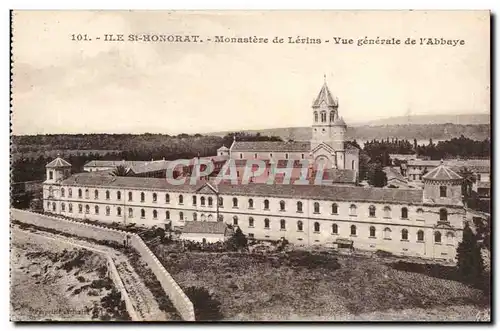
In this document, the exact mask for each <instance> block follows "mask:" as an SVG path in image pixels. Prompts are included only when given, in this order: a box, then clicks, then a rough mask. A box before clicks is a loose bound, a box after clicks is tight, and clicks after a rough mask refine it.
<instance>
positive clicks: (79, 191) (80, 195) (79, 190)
mask: <svg viewBox="0 0 500 331" xmlns="http://www.w3.org/2000/svg"><path fill="white" fill-rule="evenodd" d="M78 197H79V198H81V197H82V189H81V188H79V189H78Z"/></svg>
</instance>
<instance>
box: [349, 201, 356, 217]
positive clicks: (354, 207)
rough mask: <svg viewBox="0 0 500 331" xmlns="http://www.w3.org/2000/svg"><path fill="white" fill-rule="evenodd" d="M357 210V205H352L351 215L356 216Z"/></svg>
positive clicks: (350, 208)
mask: <svg viewBox="0 0 500 331" xmlns="http://www.w3.org/2000/svg"><path fill="white" fill-rule="evenodd" d="M356 212H357V208H356V205H354V204H352V205H351V206H350V207H349V215H352V216H356Z"/></svg>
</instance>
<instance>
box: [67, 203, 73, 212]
mask: <svg viewBox="0 0 500 331" xmlns="http://www.w3.org/2000/svg"><path fill="white" fill-rule="evenodd" d="M68 212H70V213H72V212H73V205H72V204H71V203H68Z"/></svg>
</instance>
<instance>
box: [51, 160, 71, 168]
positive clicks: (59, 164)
mask: <svg viewBox="0 0 500 331" xmlns="http://www.w3.org/2000/svg"><path fill="white" fill-rule="evenodd" d="M45 167H46V168H66V167H71V164H70V163H69V162H67V161H65V160H63V159H61V158H60V157H58V158H56V159H54V160H52V161H51V162H49V163H48V164H47V165H46V166H45Z"/></svg>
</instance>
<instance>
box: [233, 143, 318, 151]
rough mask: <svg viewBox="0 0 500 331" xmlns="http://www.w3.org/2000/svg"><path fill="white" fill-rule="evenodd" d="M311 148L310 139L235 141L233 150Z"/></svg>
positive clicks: (305, 149) (308, 149) (301, 149)
mask: <svg viewBox="0 0 500 331" xmlns="http://www.w3.org/2000/svg"><path fill="white" fill-rule="evenodd" d="M310 150H311V143H310V142H309V141H290V142H285V141H235V142H234V144H233V146H232V148H231V151H232V152H304V153H308V152H309V151H310Z"/></svg>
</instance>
